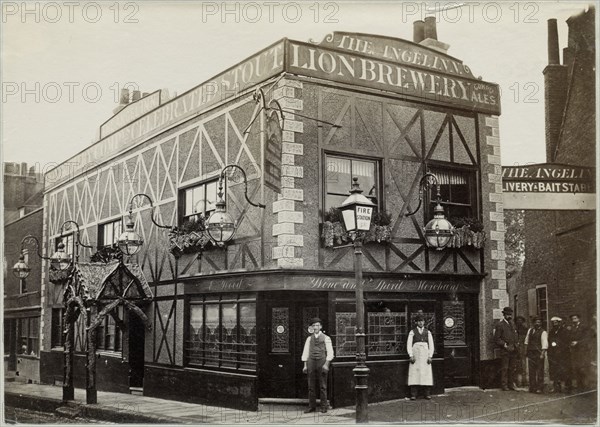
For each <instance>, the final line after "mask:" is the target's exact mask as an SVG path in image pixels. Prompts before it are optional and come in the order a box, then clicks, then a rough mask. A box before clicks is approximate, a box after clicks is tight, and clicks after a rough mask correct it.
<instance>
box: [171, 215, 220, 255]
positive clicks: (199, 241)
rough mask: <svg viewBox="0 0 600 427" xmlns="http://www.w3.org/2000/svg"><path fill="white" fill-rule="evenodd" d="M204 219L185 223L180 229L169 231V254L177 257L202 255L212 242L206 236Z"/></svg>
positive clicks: (200, 218)
mask: <svg viewBox="0 0 600 427" xmlns="http://www.w3.org/2000/svg"><path fill="white" fill-rule="evenodd" d="M205 229H206V227H205V225H204V219H203V218H202V217H198V218H197V220H196V221H184V222H183V223H182V224H181V226H180V227H177V228H173V229H171V231H169V252H171V253H172V254H173V255H174V256H175V257H179V256H181V255H183V254H193V253H201V252H202V251H203V250H204V249H205V248H206V247H207V246H208V245H210V243H211V241H210V239H209V238H208V237H207V236H206V234H205Z"/></svg>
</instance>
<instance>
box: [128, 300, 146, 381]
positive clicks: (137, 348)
mask: <svg viewBox="0 0 600 427" xmlns="http://www.w3.org/2000/svg"><path fill="white" fill-rule="evenodd" d="M128 313H129V319H128V320H129V387H133V388H139V387H143V386H144V347H145V333H146V331H145V330H144V323H143V322H142V320H141V319H140V318H139V317H138V316H137V315H135V314H134V313H132V312H131V311H128Z"/></svg>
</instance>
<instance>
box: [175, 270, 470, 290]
mask: <svg viewBox="0 0 600 427" xmlns="http://www.w3.org/2000/svg"><path fill="white" fill-rule="evenodd" d="M479 284H480V281H479V279H478V278H474V279H473V280H471V281H469V280H466V279H461V280H448V279H414V278H408V279H407V278H390V277H381V278H365V279H363V290H364V291H365V292H419V293H422V292H425V293H430V292H448V293H452V292H474V293H476V292H479ZM355 289H356V281H355V279H354V278H345V277H337V276H336V277H331V276H321V275H308V274H300V275H290V274H285V275H272V274H270V275H244V276H239V277H235V278H231V277H229V278H202V279H198V280H195V281H194V282H189V283H186V284H185V293H196V292H227V291H229V292H235V291H249V292H251V291H265V290H305V291H339V292H344V291H352V292H354V291H355Z"/></svg>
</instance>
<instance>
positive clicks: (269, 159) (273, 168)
mask: <svg viewBox="0 0 600 427" xmlns="http://www.w3.org/2000/svg"><path fill="white" fill-rule="evenodd" d="M266 127H267V133H266V143H265V167H264V171H265V185H266V186H267V187H269V188H271V189H272V190H273V191H275V192H277V193H280V192H281V143H282V139H281V126H280V124H279V116H278V115H277V113H275V112H272V114H270V115H268V116H267V126H266Z"/></svg>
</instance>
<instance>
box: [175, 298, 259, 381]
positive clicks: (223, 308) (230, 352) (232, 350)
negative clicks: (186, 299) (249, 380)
mask: <svg viewBox="0 0 600 427" xmlns="http://www.w3.org/2000/svg"><path fill="white" fill-rule="evenodd" d="M188 314H189V323H188V327H189V328H188V339H187V340H186V349H185V350H186V361H187V364H188V365H189V366H198V367H204V368H217V369H221V368H224V369H235V370H250V371H255V370H256V302H255V300H254V299H253V298H241V297H239V298H238V297H237V296H229V295H224V296H222V297H219V296H210V297H206V298H204V299H203V300H192V301H191V302H190V304H189V311H188Z"/></svg>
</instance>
